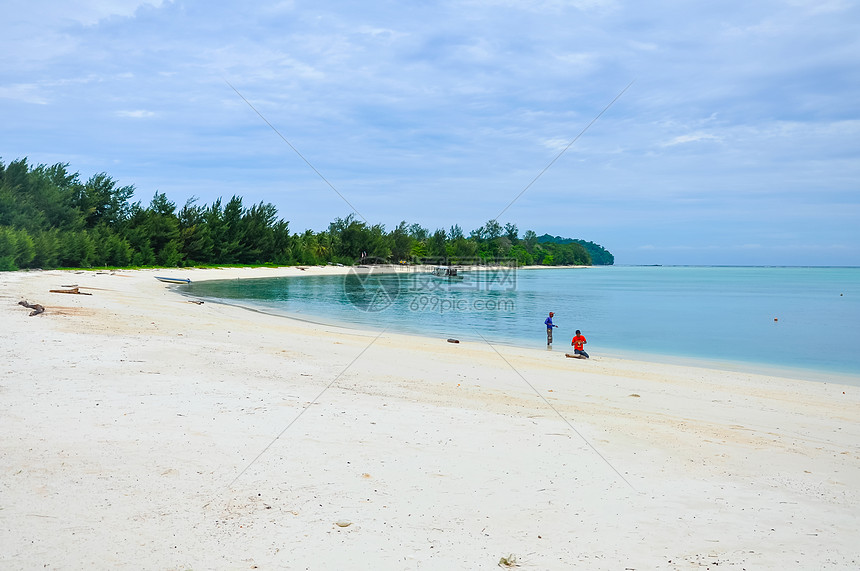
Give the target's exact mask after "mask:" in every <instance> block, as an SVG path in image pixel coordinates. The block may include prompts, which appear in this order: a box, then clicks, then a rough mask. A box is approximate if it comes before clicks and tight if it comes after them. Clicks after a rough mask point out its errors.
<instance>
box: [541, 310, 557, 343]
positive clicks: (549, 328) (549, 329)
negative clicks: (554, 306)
mask: <svg viewBox="0 0 860 571" xmlns="http://www.w3.org/2000/svg"><path fill="white" fill-rule="evenodd" d="M553 315H555V314H554V313H553V312H551V311H550V312H549V317H547V318H546V321H544V324H546V348H547V349H552V328H553V327H558V325H553V324H552V316H553Z"/></svg>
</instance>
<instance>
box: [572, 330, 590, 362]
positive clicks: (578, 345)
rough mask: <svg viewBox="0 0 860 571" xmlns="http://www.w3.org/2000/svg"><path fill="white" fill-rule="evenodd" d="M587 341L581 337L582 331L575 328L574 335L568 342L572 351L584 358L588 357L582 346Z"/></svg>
mask: <svg viewBox="0 0 860 571" xmlns="http://www.w3.org/2000/svg"><path fill="white" fill-rule="evenodd" d="M586 343H588V341H586V340H585V337H583V335H582V333H580V332H579V329H577V330H576V336H574V338H573V339H571V340H570V344H571V345H573V353H574V354H575V355H576V356H578V357H580V358H584V359H588V353H586V352H585V350H584V349H583V346H584V345H585V344H586Z"/></svg>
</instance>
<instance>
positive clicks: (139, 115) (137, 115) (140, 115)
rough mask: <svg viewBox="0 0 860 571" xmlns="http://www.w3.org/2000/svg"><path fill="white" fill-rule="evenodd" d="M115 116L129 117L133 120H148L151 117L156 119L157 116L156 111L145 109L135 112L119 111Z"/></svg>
mask: <svg viewBox="0 0 860 571" xmlns="http://www.w3.org/2000/svg"><path fill="white" fill-rule="evenodd" d="M114 114H115V115H116V116H117V117H129V118H131V119H148V118H149V117H155V115H156V113H155V112H154V111H146V110H144V109H137V110H134V111H117V112H116V113H114Z"/></svg>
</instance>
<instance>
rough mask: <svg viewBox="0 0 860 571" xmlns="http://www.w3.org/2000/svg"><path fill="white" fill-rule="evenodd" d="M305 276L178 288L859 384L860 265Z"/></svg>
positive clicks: (410, 326)
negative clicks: (840, 377)
mask: <svg viewBox="0 0 860 571" xmlns="http://www.w3.org/2000/svg"><path fill="white" fill-rule="evenodd" d="M462 275H463V277H464V279H462V280H447V279H440V278H435V277H432V276H430V275H428V274H426V273H415V272H409V271H404V272H400V273H397V274H380V273H374V272H371V274H369V275H358V274H349V275H347V276H301V277H290V278H262V279H253V280H219V281H212V282H199V283H192V284H190V285H188V286H181V287H182V289H183V290H185V291H186V292H187V293H189V294H191V295H194V296H197V297H203V298H209V299H223V300H225V301H229V302H230V303H238V304H240V305H245V306H250V307H255V308H258V309H263V310H265V311H268V312H272V313H276V314H283V315H289V316H292V317H301V318H304V319H310V320H313V321H319V322H323V323H333V324H343V325H357V326H362V327H371V328H376V329H379V328H381V327H386V326H387V327H389V328H390V329H392V330H395V331H402V332H406V333H414V334H419V335H425V336H431V337H444V338H447V337H456V338H459V339H472V340H480V339H482V338H484V339H486V340H488V341H491V342H494V343H508V344H515V345H522V346H533V347H545V343H546V330H545V327H544V319H546V316H547V314H548V312H549V311H553V312H555V317H554V322H555V323H556V324H557V325H558V326H559V327H558V328H557V329H555V330H554V350H557V351H560V350H565V349H567V348H568V347H569V346H570V338H571V337H572V336H573V335H574V331H575V330H576V329H580V330H582V332H583V334H584V335H585V336H586V338H587V339H588V345H587V346H586V349H587V350H588V351H589V352H590V353H592V354H601V353H603V354H607V353H610V354H613V355H617V356H636V357H638V358H641V357H642V356H643V355H651V356H655V357H658V356H661V357H667V358H672V357H674V358H691V359H704V360H709V361H723V362H737V363H746V364H749V365H758V366H765V367H780V368H799V369H809V370H816V371H820V372H832V373H840V374H844V375H849V376H855V375H856V376H857V378H858V379H860V348H858V345H860V343H858V342H860V268H786V267H776V268H770V267H625V266H611V267H594V268H576V269H546V270H543V269H542V270H519V271H511V270H497V271H471V272H463V273H462Z"/></svg>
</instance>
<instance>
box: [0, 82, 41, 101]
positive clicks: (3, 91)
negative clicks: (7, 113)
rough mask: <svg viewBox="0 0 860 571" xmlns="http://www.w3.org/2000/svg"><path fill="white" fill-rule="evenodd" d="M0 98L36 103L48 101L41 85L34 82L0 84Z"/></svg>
mask: <svg viewBox="0 0 860 571" xmlns="http://www.w3.org/2000/svg"><path fill="white" fill-rule="evenodd" d="M0 99H12V100H15V101H21V102H24V103H32V104H34V105H46V104H47V103H48V98H47V97H45V95H44V94H43V93H42V89H41V88H40V86H38V85H35V84H32V83H31V84H17V85H9V86H0Z"/></svg>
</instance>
